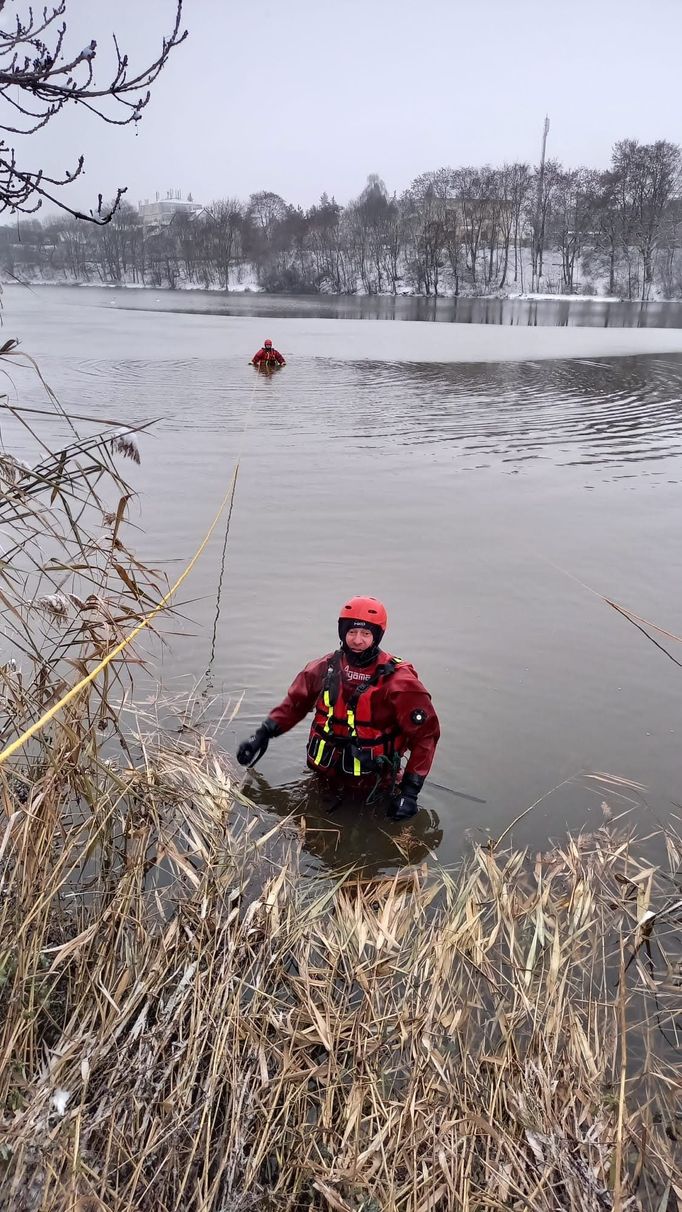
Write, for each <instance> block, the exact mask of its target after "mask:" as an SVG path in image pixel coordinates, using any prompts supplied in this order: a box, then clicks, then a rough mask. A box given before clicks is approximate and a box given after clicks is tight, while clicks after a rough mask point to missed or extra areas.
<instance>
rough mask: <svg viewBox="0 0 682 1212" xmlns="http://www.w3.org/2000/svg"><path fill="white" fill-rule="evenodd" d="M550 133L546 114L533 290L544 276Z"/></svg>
mask: <svg viewBox="0 0 682 1212" xmlns="http://www.w3.org/2000/svg"><path fill="white" fill-rule="evenodd" d="M548 134H549V118H548V116H547V114H545V124H544V126H543V128H542V152H541V153H540V174H539V176H538V196H537V200H536V204H535V232H534V236H535V249H534V256H533V290H539V289H540V279H541V278H542V254H543V251H544V243H545V218H544V214H543V209H542V203H543V199H544V187H545V156H546V153H547V136H548Z"/></svg>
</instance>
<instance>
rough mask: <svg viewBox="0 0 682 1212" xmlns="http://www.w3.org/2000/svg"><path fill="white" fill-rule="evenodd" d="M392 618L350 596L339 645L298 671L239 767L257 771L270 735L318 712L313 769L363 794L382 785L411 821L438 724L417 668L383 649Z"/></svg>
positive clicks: (246, 746) (240, 755) (395, 812)
mask: <svg viewBox="0 0 682 1212" xmlns="http://www.w3.org/2000/svg"><path fill="white" fill-rule="evenodd" d="M387 621H388V620H387V615H386V610H385V607H384V606H383V605H382V604H381V602H378V601H377V599H376V598H350V599H349V601H347V602H346V603H345V605H344V606H342V608H341V611H340V614H339V638H340V640H341V647H340V648H338V649H337V650H336V652H330V653H328V654H327V655H326V656H323V657H320V658H319V659H318V660H316V661H311V662H310V664H309V665H306V667H305V669H303V670H301V672H300V673H299V674H298V676H297V677H296V678H295V679H294V681H293V682H292V684H291V686H290V687H289V690H288V692H287V695H286V698H285V699H284V700H283V701H282V702H281V703H280V704H279V706H278V707H275V708H274V710H273V711H271V712H270V714H269V716H268V717H267V719H265V720H264V721H263V723H262V724H261V725H260V727H259V728H257V729H256V731H255V733H254V734H253V736H251V737H249V739H248V740H247V741H243V742H242V744H241V745H240V746H239V748H238V750H237V760H238V762H240V764H241V765H242V766H253V765H254V764H255V763H256V762H257V761H259V759H260V758H261V757H262V756H263V754H264V753H265V750H266V749H267V747H268V743H269V741H270V738H271V737H274V736H280V735H281V734H282V733H283V732H288V731H289V729H290V728H293V727H294V725H295V724H298V723H299V722H300V720H302V719H303V718H304V716H306V715H307V714H308V712H310V711H314V715H313V722H312V725H311V729H310V736H309V738H308V749H307V761H308V765H309V767H310V768H311V770H314V771H315V773H316V774H319V775H322V776H323V777H325V778H327V779H328V780H332V781H333V782H334V783H335V784H336V785H337V786H339V787H341V788H343V789H345V790H348V789H353V790H357V791H360V792H361V793H365V794H366V795H367V794H370V795H371V794H372V792H373V791H374V790H376V789H377V788H378V787H379V786H381V787H383V788H385V789H386V790H387V791H388V793H389V809H388V815H389V816H390V817H391V818H392V819H393V820H405V819H407V818H408V817H411V816H414V814H415V813H416V812H417V810H418V807H419V806H418V804H417V796H418V795H419V792H420V791H421V789H422V786H423V785H424V780H425V778H426V775H427V774H428V773H429V770H430V769H431V763H432V762H433V756H434V753H435V751H436V745H437V744H438V738H439V736H440V727H439V724H438V717H437V715H436V713H435V711H434V709H433V706H432V703H431V695H430V694H429V693H428V691H427V690H426V689H425V687H424V686H423V685H422V683H421V682H420V681H419V678H418V677H417V674H416V672H415V670H414V668H413V667H412V665H408V664H406V663H404V662H403V661H401V660H400V659H399V658H398V657H394V656H391V655H390V654H389V653H387V652H384V651H383V650H382V649H381V648H380V647H379V645H380V643H381V640H382V638H383V635H384V631H385V630H386V623H387ZM408 750H409V758H408V760H407V764H406V766H405V770H404V772H403V773H402V778H400V766H401V758H402V757H403V755H404V754H405V753H406V752H407V751H408ZM398 780H399V781H398Z"/></svg>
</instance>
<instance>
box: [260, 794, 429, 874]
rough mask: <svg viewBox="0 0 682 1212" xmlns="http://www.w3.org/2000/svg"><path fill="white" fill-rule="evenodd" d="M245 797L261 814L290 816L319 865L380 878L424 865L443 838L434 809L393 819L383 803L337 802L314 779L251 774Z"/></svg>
mask: <svg viewBox="0 0 682 1212" xmlns="http://www.w3.org/2000/svg"><path fill="white" fill-rule="evenodd" d="M244 793H245V794H246V795H247V796H248V797H249V798H250V799H251V800H253V802H254V803H256V804H257V805H258V807H259V809H261V810H266V811H268V812H272V813H274V814H275V816H278V817H280V818H282V819H283V818H291V821H292V824H293V825H294V826H295V827H297V828H298V831H299V836H300V837H301V840H302V844H303V850H304V853H305V854H306V855H307V856H308V860H310V859H313V860H314V865H315V866H318V867H319V866H322V867H324V868H325V869H329V870H332V871H333V870H339V869H341V870H349V869H351V868H352V869H353V870H354V871H358V872H361V873H362V874H363V875H376V874H378V873H380V872H381V871H384V870H385V869H386V868H387V867H394V866H402V865H403V864H404V863H420V862H423V860H424V859H427V858H429V857H431V856H432V855H434V854H435V853H436V851H437V850H438V847H439V846H440V844H441V842H442V840H443V830H442V827H441V824H440V819H439V817H438V814H437V812H436V811H435V810H434V809H426V808H422V809H421V810H420V811H419V812H418V813H417V815H416V816H415V817H413V818H412V820H410V821H403V822H398V821H390V820H388V818H387V816H386V807H385V804H384V803H383V802H377V803H376V804H370V805H363V804H359V803H358V802H357V801H353V800H352V798H350V797H349V798H348V799H347V800H345V801H342V802H340V803H339V802H338V801H336V800H335V799H334V798H333V797H332V796H330V794H329V792H328V791H326V790H325V787H324V784H323V783H322V782H321V780H319V779H317V778H315V777H314V776H310V775H308V776H306V777H304V778H302V779H296V780H294V781H293V782H291V783H283V784H280V785H278V786H273V785H272V784H271V783H269V782H268V780H267V779H266V778H265V776H264V775H263V774H262V773H261V772H260V771H259V770H250V771H249V773H248V776H247V778H246V781H245V784H244Z"/></svg>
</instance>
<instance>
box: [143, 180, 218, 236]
mask: <svg viewBox="0 0 682 1212" xmlns="http://www.w3.org/2000/svg"><path fill="white" fill-rule="evenodd" d="M203 209H204V208H203V206H202V205H201V203H200V202H195V201H194V199H193V197H192V195H191V194H188V195H187V197H186V198H183V197H182V194H181V192H180V190H179V189H175V190H171V189H169V190H168V192H167V194H166V197H165V198H160V197H159V195H158V193H157V195H156V199H155V201H154V202H150V201H149V199H148V198H145V200H144V202H139V203H138V210H139V212H140V216H141V218H142V223H143V225H144V226H145V227H168V225H169V224H170V223H172V222H173V219H174V218H175V217H176V216H177V215H189V216H190V217H192V216H194V215H198V214H199V213H200V212H201V211H202V210H203Z"/></svg>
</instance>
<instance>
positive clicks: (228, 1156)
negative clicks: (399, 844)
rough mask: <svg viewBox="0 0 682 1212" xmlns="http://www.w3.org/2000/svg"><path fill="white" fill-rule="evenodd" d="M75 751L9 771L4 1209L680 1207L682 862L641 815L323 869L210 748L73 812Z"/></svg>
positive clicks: (124, 783) (159, 762)
mask: <svg viewBox="0 0 682 1212" xmlns="http://www.w3.org/2000/svg"><path fill="white" fill-rule="evenodd" d="M202 749H203V752H202ZM55 757H58V758H59V763H58V765H57V764H55V766H54V767H49V768H46V769H45V771H44V773H43V776H42V777H41V778H40V779H38V780H37V781H36V782H35V783H34V785H33V786H32V787H31V789H30V792H29V795H28V799H27V800H26V802H25V803H23V804H18V803H17V800H16V795H15V794H14V793H13V792H12V791H11V788H10V785H9V783H8V781H7V780H6V779H5V781H4V792H5V807H6V811H7V814H8V815H7V824H6V827H5V835H4V839H3V842H2V850H3V858H2V878H3V888H2V902H1V905H2V908H1V913H0V948H1V952H2V961H1V969H0V970H1V971H2V988H1V996H2V1012H1V1028H0V1049H1V1052H0V1056H1V1058H2V1060H1V1063H0V1090H1V1093H2V1105H3V1107H4V1113H3V1119H2V1127H1V1143H0V1156H1V1157H2V1171H1V1177H0V1205H1V1206H2V1207H6V1208H12V1209H16V1212H29V1210H30V1212H32V1210H33V1209H37V1208H41V1209H51V1210H53V1212H67V1209H68V1210H71V1209H76V1208H80V1209H86V1208H102V1209H107V1210H108V1212H109V1210H110V1212H123V1210H124V1209H125V1210H130V1212H132V1209H142V1210H149V1212H166V1210H170V1209H177V1210H178V1212H179V1210H180V1209H182V1210H183V1212H184V1210H187V1212H199V1210H201V1212H228V1210H232V1209H241V1208H246V1207H247V1206H249V1207H254V1208H259V1209H260V1208H262V1209H282V1210H284V1209H292V1210H293V1209H297V1210H298V1209H312V1208H319V1209H326V1208H328V1209H335V1210H338V1212H345V1210H346V1209H352V1210H353V1212H360V1210H361V1209H362V1210H363V1212H380V1210H381V1212H390V1210H392V1209H401V1210H402V1209H404V1210H405V1212H407V1210H408V1209H409V1210H410V1212H422V1210H426V1209H433V1210H434V1212H436V1210H437V1209H449V1208H466V1209H469V1208H471V1209H473V1208H477V1209H478V1208H518V1209H522V1208H523V1209H526V1208H532V1209H538V1210H539V1209H543V1210H544V1209H557V1208H571V1209H574V1208H575V1209H585V1210H586V1209H594V1210H595V1212H596V1210H597V1209H606V1208H633V1209H634V1208H637V1207H643V1208H652V1209H654V1208H655V1209H659V1208H660V1209H661V1212H662V1210H663V1209H674V1208H675V1207H676V1206H678V1205H679V1206H682V1183H681V1182H680V1179H679V1170H680V1145H679V1141H678V1137H679V1134H680V1130H681V1121H680V1063H679V1044H680V1037H679V1034H678V1030H677V1029H676V1025H675V1012H676V1010H678V1009H679V997H680V987H681V985H680V982H681V980H682V970H681V969H680V952H679V932H678V933H677V935H676V934H675V929H676V928H679V916H680V902H679V896H680V893H679V886H678V887H677V888H676V887H675V884H674V882H670V881H669V880H668V879H667V878H666V877H665V876H664V874H663V872H662V871H656V870H653V869H652V868H651V866H649V865H646V864H645V863H644V861H643V860H642V859H641V858H639V857H638V856H637V848H636V847H635V846H633V845H632V844H631V843H629V842H628V841H627V840H625V839H623V838H619V837H617V836H615V835H613V834H611V833H609V832H608V831H607V830H606V829H604V830H600V831H598V832H597V833H596V834H593V835H591V836H590V837H585V838H579V839H576V840H571V841H569V842H568V843H567V844H566V846H565V847H563V848H562V849H557V850H554V851H552V852H551V853H550V854H548V855H545V856H544V857H540V856H538V857H535V858H533V857H531V856H525V855H523V854H520V853H507V854H495V853H493V852H491V851H489V850H483V849H478V850H476V851H475V852H474V854H473V855H472V856H471V858H470V859H469V861H468V863H467V864H466V865H465V867H464V868H463V869H462V871H461V872H459V873H458V874H457V875H456V876H455V877H450V876H446V875H444V874H443V873H434V874H430V875H429V874H427V873H426V872H424V871H421V870H420V871H415V870H412V871H405V872H402V873H401V874H399V875H398V876H396V877H395V878H394V879H385V880H380V881H373V882H372V883H369V884H362V883H360V882H358V881H354V880H353V879H347V880H345V881H344V880H342V879H341V878H339V880H338V881H337V882H334V881H331V880H329V879H325V880H320V881H315V880H312V881H311V880H310V879H304V878H302V877H301V876H300V874H299V871H298V866H297V853H296V851H297V845H296V843H295V841H294V840H293V839H291V838H289V840H288V841H284V840H282V843H281V846H280V847H279V849H280V856H279V858H278V859H277V860H274V859H273V858H272V848H273V845H274V843H275V841H276V838H275V837H271V838H270V839H269V841H268V842H267V843H265V844H264V843H263V841H262V839H260V840H256V839H255V836H254V831H253V829H252V828H251V829H250V828H249V827H248V826H241V827H240V826H238V825H237V823H236V818H235V816H234V809H233V805H232V794H233V792H232V786H231V781H230V775H229V772H228V771H227V770H226V769H225V768H224V766H223V764H222V763H221V762H220V761H219V760H218V759H217V758H216V757H215V756H213V755H211V754H210V753H209V752H207V751H206V747H205V746H202V745H201V744H197V746H196V747H195V748H194V749H190V748H185V749H184V750H183V751H179V750H178V749H177V748H175V747H174V748H173V749H172V750H168V749H157V750H156V751H154V750H153V749H151V748H145V750H144V754H143V758H142V759H141V760H140V762H139V763H138V764H136V765H135V766H131V767H129V768H127V769H125V768H123V767H121V768H113V767H107V768H105V769H102V770H101V771H100V773H99V781H98V784H97V788H96V794H95V795H88V796H87V799H89V800H90V803H89V804H87V805H86V804H85V803H84V802H82V811H81V812H80V813H76V814H73V813H72V812H71V811H70V810H69V811H67V810H66V804H67V800H68V799H69V798H70V797H69V791H70V789H71V788H73V787H74V786H75V785H76V784H77V782H78V780H79V779H80V778H81V772H80V771H79V768H78V765H77V764H74V765H71V764H70V763H71V760H72V757H71V758H70V756H69V752H68V741H67V740H64V742H63V744H62V745H61V746H60V745H59V744H57V746H56V751H55ZM92 790H94V788H92ZM84 798H85V797H84ZM230 822H232V824H231V823H230ZM280 831H281V827H280V826H277V827H276V834H277V836H279V835H280ZM282 846H284V847H285V849H284V851H282ZM668 848H669V857H670V860H671V862H672V864H673V865H674V867H675V869H677V870H678V872H679V864H680V858H681V853H680V849H679V848H678V846H677V845H676V844H674V843H673V842H672V840H670V839H669V842H668ZM161 870H162V871H163V873H164V874H163V879H164V881H165V886H164V887H163V888H162V889H160V888H159V881H158V880H157V879H155V878H154V877H155V875H158V874H159V872H160V871H161ZM652 915H653V916H652ZM638 923H639V925H638ZM676 947H677V950H675V948H676ZM624 969H627V970H626V971H624ZM677 1028H679V1024H677ZM88 1199H89V1200H90V1202H88ZM79 1201H80V1202H79ZM676 1201H677V1203H676Z"/></svg>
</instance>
